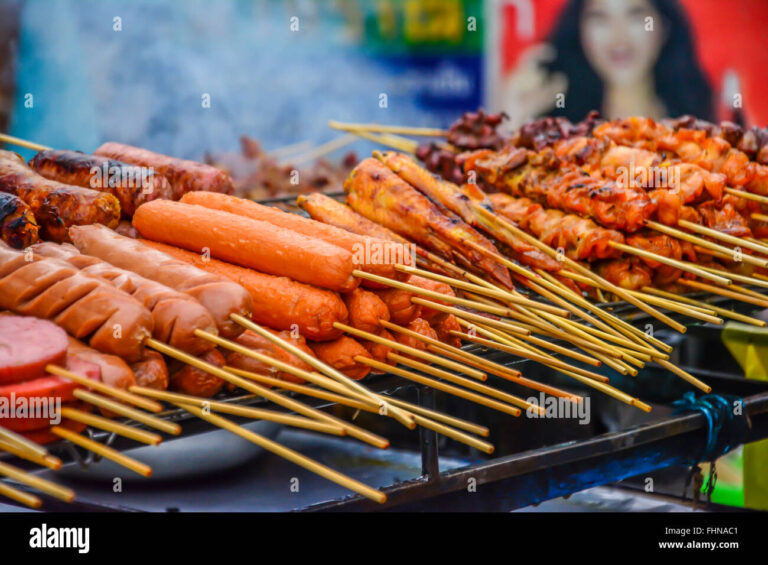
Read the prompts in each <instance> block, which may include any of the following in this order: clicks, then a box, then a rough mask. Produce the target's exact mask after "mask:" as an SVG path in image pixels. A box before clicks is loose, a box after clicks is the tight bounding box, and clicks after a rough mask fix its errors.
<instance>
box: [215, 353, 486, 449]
mask: <svg viewBox="0 0 768 565" xmlns="http://www.w3.org/2000/svg"><path fill="white" fill-rule="evenodd" d="M225 369H226V370H228V371H232V372H234V373H235V374H237V375H240V376H242V377H245V378H250V379H254V380H256V381H259V382H263V383H264V384H268V385H271V386H275V387H279V388H283V389H285V390H290V391H292V392H296V393H299V394H304V395H306V396H311V397H314V398H320V399H322V400H328V401H329V402H335V403H337V404H341V405H343V406H349V407H351V408H356V409H357V410H365V411H366V412H371V413H374V414H378V412H379V407H378V406H377V405H375V404H374V403H372V402H371V401H370V400H367V399H366V398H364V397H360V396H355V397H354V398H350V397H349V396H346V395H347V394H349V393H350V391H349V389H346V388H344V387H343V386H342V385H340V384H339V383H337V382H336V381H334V380H332V379H329V378H328V377H322V376H320V375H318V377H320V378H321V379H325V380H326V381H328V382H327V383H326V386H328V388H329V390H338V391H339V392H338V394H336V393H333V392H327V391H325V390H322V389H319V388H316V387H311V386H306V385H300V384H297V383H292V382H288V381H284V380H282V379H276V378H274V377H268V376H266V375H260V374H258V373H252V372H249V371H243V370H241V369H235V368H234V367H225ZM352 394H353V395H354V393H352ZM388 400H389V402H391V403H392V404H397V405H398V406H400V407H401V408H402V409H403V410H408V411H409V412H413V413H414V414H420V415H421V416H424V417H427V418H431V419H433V420H437V421H439V422H442V423H444V424H448V425H450V426H453V427H455V428H459V429H462V430H465V431H468V432H471V433H473V434H477V435H480V436H483V437H488V436H489V435H490V430H489V429H488V428H486V427H485V426H480V425H478V424H475V423H473V422H468V421H466V420H462V419H460V418H455V417H454V416H449V415H448V414H443V413H442V412H436V411H434V410H428V409H426V408H422V407H421V406H417V405H416V404H411V403H410V402H405V401H403V400H400V399H397V398H393V397H391V396H390V397H388ZM417 423H418V422H417Z"/></svg>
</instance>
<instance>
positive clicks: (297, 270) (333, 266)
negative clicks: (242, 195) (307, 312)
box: [133, 200, 359, 292]
mask: <svg viewBox="0 0 768 565" xmlns="http://www.w3.org/2000/svg"><path fill="white" fill-rule="evenodd" d="M133 225H134V226H135V227H136V229H137V230H139V233H140V234H141V235H142V236H143V237H146V238H147V239H151V240H153V241H159V242H161V243H167V244H169V245H175V246H177V247H183V248H184V249H188V250H190V251H194V252H197V253H200V252H202V251H203V250H204V249H209V250H210V254H211V256H213V257H215V258H217V259H221V260H222V261H228V262H230V263H235V264H236V265H240V266H241V267H250V268H252V269H256V270H258V271H261V272H263V273H269V274H271V275H278V276H285V277H290V278H292V279H294V280H297V281H299V282H304V283H308V284H314V285H317V286H320V287H323V288H328V289H330V290H336V291H339V292H348V291H350V290H352V289H353V288H355V287H356V286H357V285H358V284H359V280H358V279H356V278H355V277H354V276H353V275H352V272H353V271H354V270H355V268H356V264H355V263H354V261H353V260H352V254H351V253H350V252H349V251H347V250H345V249H342V248H341V247H337V246H336V245H333V244H330V243H328V242H326V241H323V240H322V239H317V238H314V237H309V236H306V235H303V234H300V233H296V232H294V231H291V230H287V229H285V228H281V227H278V226H275V225H273V224H269V223H267V222H261V221H259V220H252V219H251V218H246V217H243V216H238V215H236V214H230V213H228V212H221V211H219V210H211V209H210V208H203V207H202V206H194V205H192V204H184V203H183V202H171V201H169V200H153V201H152V202H147V203H146V204H144V205H143V206H140V207H139V209H138V210H136V214H135V215H134V216H133Z"/></svg>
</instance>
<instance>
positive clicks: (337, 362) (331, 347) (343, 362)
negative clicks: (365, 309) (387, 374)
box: [309, 336, 371, 381]
mask: <svg viewBox="0 0 768 565" xmlns="http://www.w3.org/2000/svg"><path fill="white" fill-rule="evenodd" d="M309 347H311V348H312V351H314V352H315V355H317V357H318V359H320V360H321V361H322V362H323V363H327V364H328V365H330V366H331V367H333V368H334V369H337V370H338V371H340V372H342V373H344V374H345V375H346V376H348V377H349V378H350V379H355V380H356V381H359V380H360V379H362V378H363V377H365V376H366V375H367V374H368V373H370V372H371V368H370V367H369V366H368V365H362V364H360V363H358V362H357V361H355V357H356V356H358V355H362V356H363V357H369V358H370V357H371V354H370V353H368V350H367V349H365V347H363V346H362V345H360V343H358V342H357V341H355V340H354V339H352V338H351V337H347V336H343V337H340V338H339V339H337V340H335V341H323V342H320V343H317V342H315V343H310V344H309Z"/></svg>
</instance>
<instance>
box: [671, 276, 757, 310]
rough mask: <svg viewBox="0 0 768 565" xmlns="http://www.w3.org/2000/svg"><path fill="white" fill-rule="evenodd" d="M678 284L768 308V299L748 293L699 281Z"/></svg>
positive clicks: (679, 281)
mask: <svg viewBox="0 0 768 565" xmlns="http://www.w3.org/2000/svg"><path fill="white" fill-rule="evenodd" d="M677 282H678V284H682V285H683V286H687V287H690V288H695V289H696V290H704V291H706V292H710V293H712V294H719V295H720V296H726V297H728V298H732V299H734V300H738V301H739V302H746V303H748V304H753V305H755V306H760V307H762V308H768V298H765V297H763V296H762V295H759V296H760V298H758V297H757V296H752V295H750V294H748V293H744V292H739V291H735V290H728V289H725V288H723V287H720V286H716V285H713V284H705V283H702V282H699V281H691V280H687V279H680V280H678V281H677Z"/></svg>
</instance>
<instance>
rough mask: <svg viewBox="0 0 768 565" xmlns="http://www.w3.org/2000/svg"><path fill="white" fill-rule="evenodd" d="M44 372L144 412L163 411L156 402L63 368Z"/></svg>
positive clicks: (50, 368)
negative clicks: (136, 407)
mask: <svg viewBox="0 0 768 565" xmlns="http://www.w3.org/2000/svg"><path fill="white" fill-rule="evenodd" d="M45 370H46V371H48V372H49V373H51V374H52V375H58V376H60V377H64V378H66V379H69V380H70V381H74V382H76V383H77V384H79V385H82V386H84V387H86V388H90V389H93V390H95V391H96V392H100V393H102V394H106V395H107V396H111V397H112V398H117V399H118V400H122V401H123V402H125V403H127V404H132V405H133V406H138V407H139V408H143V409H144V410H149V411H150V412H155V413H159V412H162V411H163V405H162V404H158V403H157V402H153V401H151V400H148V399H146V398H142V397H141V396H137V395H135V394H131V393H130V392H128V391H125V390H122V389H119V388H117V387H114V386H110V385H108V384H105V383H102V382H101V381H94V380H93V379H89V378H88V377H84V376H82V375H78V374H77V373H73V372H72V371H69V370H67V369H64V368H63V367H57V366H56V365H46V367H45Z"/></svg>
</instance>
